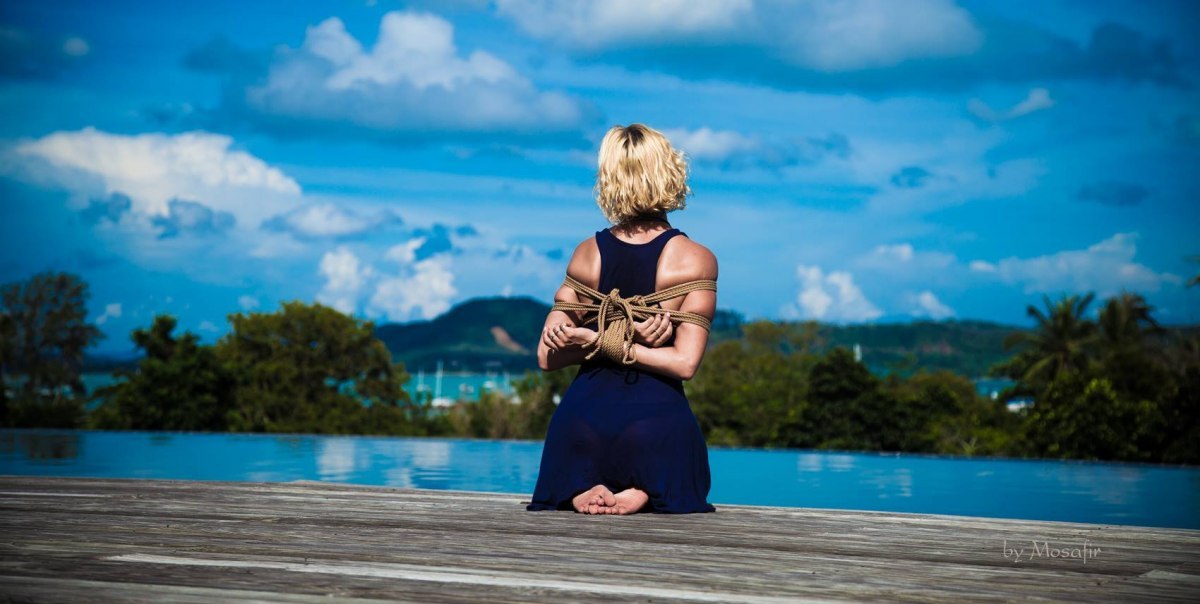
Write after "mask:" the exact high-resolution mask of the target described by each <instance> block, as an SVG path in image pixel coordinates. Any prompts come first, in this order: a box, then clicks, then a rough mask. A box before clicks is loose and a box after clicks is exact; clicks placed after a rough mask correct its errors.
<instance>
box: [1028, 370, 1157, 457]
mask: <svg viewBox="0 0 1200 604" xmlns="http://www.w3.org/2000/svg"><path fill="white" fill-rule="evenodd" d="M1162 427H1163V426H1162V418H1161V415H1160V414H1159V411H1158V408H1157V406H1156V405H1155V404H1154V403H1153V402H1151V401H1137V400H1130V399H1124V398H1122V397H1121V396H1119V395H1118V393H1117V392H1116V390H1114V389H1113V387H1112V383H1111V382H1109V381H1108V380H1107V379H1106V378H1103V377H1092V376H1088V375H1085V374H1081V373H1071V374H1068V375H1064V376H1062V377H1060V378H1059V379H1057V380H1055V381H1054V382H1053V383H1052V384H1051V385H1050V386H1049V388H1047V389H1046V391H1045V393H1044V395H1043V396H1042V397H1041V398H1040V399H1038V400H1037V401H1036V402H1035V403H1034V405H1033V406H1032V407H1030V408H1029V410H1028V414H1027V415H1026V432H1027V435H1028V438H1029V443H1030V444H1031V445H1032V446H1033V452H1034V454H1036V455H1039V456H1043V457H1059V458H1072V459H1105V460H1127V461H1140V460H1149V459H1151V458H1152V457H1153V455H1154V452H1153V451H1149V450H1146V449H1145V448H1143V447H1140V446H1139V445H1140V444H1141V443H1143V442H1145V441H1146V440H1147V438H1149V437H1152V436H1153V434H1154V433H1155V432H1156V431H1158V430H1161V429H1162Z"/></svg>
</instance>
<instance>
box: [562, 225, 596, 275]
mask: <svg viewBox="0 0 1200 604" xmlns="http://www.w3.org/2000/svg"><path fill="white" fill-rule="evenodd" d="M567 274H568V275H571V276H572V277H573V278H575V279H578V280H580V281H582V282H584V283H587V284H588V285H590V286H592V287H595V286H596V285H597V282H598V281H599V279H600V248H599V247H598V246H597V245H596V237H595V236H592V237H588V238H587V239H584V240H583V241H581V242H579V245H576V246H575V251H573V252H571V259H570V260H569V261H568V262H567Z"/></svg>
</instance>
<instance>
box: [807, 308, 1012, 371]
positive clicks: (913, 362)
mask: <svg viewBox="0 0 1200 604" xmlns="http://www.w3.org/2000/svg"><path fill="white" fill-rule="evenodd" d="M1021 330H1022V328H1020V327H1016V326H1013V325H1002V324H1000V323H993V322H990V321H976V320H955V319H947V320H943V321H927V320H926V321H913V322H911V323H858V324H852V325H827V324H822V325H821V329H820V332H819V333H820V336H821V337H822V338H824V339H825V340H826V341H827V346H826V348H828V347H832V346H845V347H846V348H850V349H853V348H854V345H855V344H858V345H859V346H860V347H861V349H862V361H863V363H865V364H866V365H867V367H869V368H870V369H871V371H872V372H874V373H876V374H880V375H882V374H887V373H892V372H896V373H900V374H903V375H908V374H910V373H912V372H913V371H915V370H916V369H918V368H923V369H927V370H930V371H933V370H937V369H946V370H949V371H953V372H955V373H958V374H961V375H965V376H969V377H980V376H983V375H984V374H986V373H987V369H988V367H990V366H992V365H993V364H995V363H998V362H1000V361H1003V360H1005V359H1008V358H1010V357H1011V356H1012V355H1013V354H1014V352H1015V351H1012V350H1005V349H1004V344H1003V342H1004V337H1005V336H1007V335H1008V334H1010V333H1012V332H1014V331H1021Z"/></svg>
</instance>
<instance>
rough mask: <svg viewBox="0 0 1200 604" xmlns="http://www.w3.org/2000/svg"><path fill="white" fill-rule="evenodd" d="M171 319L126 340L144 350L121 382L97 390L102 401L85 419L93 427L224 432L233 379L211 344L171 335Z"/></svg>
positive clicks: (157, 320)
mask: <svg viewBox="0 0 1200 604" xmlns="http://www.w3.org/2000/svg"><path fill="white" fill-rule="evenodd" d="M175 326H176V320H175V317H172V316H170V315H159V316H156V317H155V318H154V323H153V324H152V325H151V326H150V327H149V328H148V329H136V330H134V331H133V334H132V335H131V339H132V340H133V342H134V344H135V345H137V347H138V348H140V349H142V351H143V352H144V357H143V358H142V360H141V361H139V362H138V365H137V368H136V369H134V370H128V369H122V370H118V371H117V372H116V375H117V376H118V377H119V378H122V379H121V381H118V382H116V383H114V384H112V385H111V386H107V387H104V388H101V389H100V390H98V391H97V392H96V396H97V397H98V398H100V399H101V400H102V401H103V402H102V403H101V404H100V406H99V407H97V408H96V409H95V410H93V411H92V413H91V416H90V418H89V420H90V424H91V426H92V427H94V428H101V429H132V430H206V431H224V430H226V429H227V428H228V424H229V422H228V418H227V417H226V416H227V414H228V413H229V411H230V409H231V407H232V402H233V391H232V386H233V383H232V379H231V376H230V374H229V372H228V371H227V370H226V369H225V367H223V366H222V365H221V363H220V362H219V361H218V360H217V357H216V354H215V353H214V352H213V348H212V347H211V346H204V345H202V344H201V343H200V341H199V338H198V337H197V336H196V335H195V334H192V333H189V332H184V333H183V334H182V335H181V336H179V337H175V336H174V335H172V332H173V331H174V330H175Z"/></svg>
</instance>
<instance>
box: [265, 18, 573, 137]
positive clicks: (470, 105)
mask: <svg viewBox="0 0 1200 604" xmlns="http://www.w3.org/2000/svg"><path fill="white" fill-rule="evenodd" d="M244 101H245V103H246V105H247V107H248V108H249V109H250V110H251V111H256V112H260V113H262V114H265V115H268V116H271V117H272V118H275V119H272V120H269V121H270V122H277V121H278V119H277V118H279V117H285V118H292V119H294V120H297V121H298V122H309V123H317V124H320V126H321V127H322V128H325V129H328V127H330V126H334V127H337V128H343V129H344V130H343V131H353V132H356V133H359V134H362V133H382V134H383V135H395V134H397V133H408V134H414V133H425V132H430V131H437V132H440V133H442V134H443V135H444V134H446V133H453V132H460V133H479V132H511V133H518V134H531V135H543V134H547V133H549V134H554V133H560V134H561V133H563V132H571V133H577V132H578V131H579V127H580V124H581V122H582V120H583V119H584V117H585V114H586V113H588V111H590V110H586V109H585V108H584V105H583V104H582V102H581V101H579V100H577V99H575V98H573V97H569V96H567V95H565V94H562V93H558V92H542V91H539V90H537V89H536V88H535V87H534V86H533V85H532V83H530V82H529V81H528V80H527V79H525V78H524V77H522V76H521V75H520V74H518V73H517V72H516V70H515V69H513V67H512V66H511V65H509V64H507V63H505V62H504V61H502V60H500V59H499V58H497V57H495V56H494V55H491V54H489V53H487V52H484V51H481V50H476V51H473V52H471V53H470V54H467V55H465V56H463V55H460V53H459V51H458V49H457V47H456V45H455V42H454V26H453V25H452V24H451V23H450V22H448V21H446V20H444V19H442V18H440V17H438V16H436V15H432V14H427V13H421V12H415V11H393V12H389V13H387V14H386V15H384V16H383V19H382V21H381V22H380V26H379V35H378V37H377V38H376V41H375V45H374V46H373V47H372V48H371V49H370V50H367V49H365V48H364V47H363V45H362V44H361V43H360V42H359V41H358V40H357V39H355V38H354V37H353V36H351V35H350V34H349V33H348V32H347V31H346V28H345V25H344V24H343V23H342V21H341V20H340V19H338V18H336V17H331V18H329V19H326V20H325V21H322V22H321V23H319V24H317V25H315V26H311V27H309V28H308V30H307V32H306V34H305V39H304V43H303V44H302V45H301V46H300V48H298V49H283V50H281V51H280V52H279V53H278V54H277V55H276V58H275V60H274V62H273V63H272V64H271V66H270V69H269V72H268V74H267V76H266V79H265V81H264V82H263V83H262V84H260V85H252V86H250V87H249V88H246V89H245V91H244ZM347 127H349V130H345V129H346V128H347Z"/></svg>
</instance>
